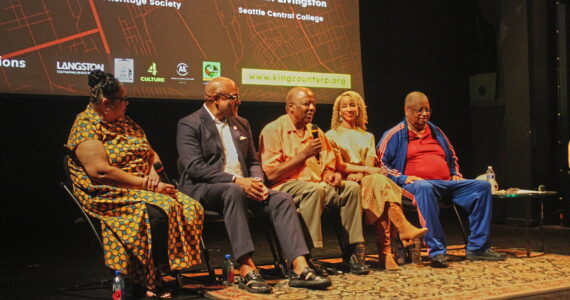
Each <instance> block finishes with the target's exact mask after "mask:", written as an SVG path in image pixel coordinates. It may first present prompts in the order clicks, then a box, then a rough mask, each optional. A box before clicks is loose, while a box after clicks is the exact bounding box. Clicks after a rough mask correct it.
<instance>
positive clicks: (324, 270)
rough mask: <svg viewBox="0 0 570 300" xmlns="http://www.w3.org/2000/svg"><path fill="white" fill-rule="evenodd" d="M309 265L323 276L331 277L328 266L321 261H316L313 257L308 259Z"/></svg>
mask: <svg viewBox="0 0 570 300" xmlns="http://www.w3.org/2000/svg"><path fill="white" fill-rule="evenodd" d="M307 265H309V268H311V269H312V270H313V271H315V273H316V274H317V275H319V276H322V277H329V272H328V270H327V268H326V267H325V266H323V265H321V264H319V263H316V262H315V261H314V260H313V259H312V258H311V259H307Z"/></svg>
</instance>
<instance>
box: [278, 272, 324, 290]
mask: <svg viewBox="0 0 570 300" xmlns="http://www.w3.org/2000/svg"><path fill="white" fill-rule="evenodd" d="M331 285H332V282H331V280H330V279H329V278H327V277H323V276H319V275H317V274H316V273H315V271H314V270H312V269H311V268H305V270H303V273H301V274H297V273H295V272H294V271H291V274H290V277H289V286H290V287H296V288H307V289H326V288H327V287H329V286H331Z"/></svg>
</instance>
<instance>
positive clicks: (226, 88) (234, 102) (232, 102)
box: [204, 77, 241, 120]
mask: <svg viewBox="0 0 570 300" xmlns="http://www.w3.org/2000/svg"><path fill="white" fill-rule="evenodd" d="M204 100H205V101H206V107H208V109H209V110H210V112H212V114H214V116H215V117H216V118H218V120H222V119H226V118H233V117H236V116H237V114H238V109H239V105H240V103H241V100H240V99H239V90H238V87H237V85H236V83H235V82H234V81H233V80H231V79H229V78H227V77H216V78H214V79H212V81H210V82H208V84H206V87H205V88H204Z"/></svg>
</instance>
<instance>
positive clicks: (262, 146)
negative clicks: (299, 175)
mask: <svg viewBox="0 0 570 300" xmlns="http://www.w3.org/2000/svg"><path fill="white" fill-rule="evenodd" d="M281 139H282V137H281V133H280V132H277V130H273V129H271V128H268V127H265V128H263V130H262V131H261V135H260V136H259V151H260V153H261V163H262V166H263V171H265V174H266V175H267V179H269V181H270V182H278V181H280V180H284V179H287V178H290V177H291V176H292V175H293V174H295V172H297V171H298V169H300V168H301V167H303V165H304V164H305V160H307V159H308V158H309V157H312V156H315V155H316V154H317V153H319V152H320V151H321V141H320V139H315V140H313V141H311V143H310V144H309V145H308V146H307V147H306V148H305V149H303V151H301V152H299V153H297V155H295V156H293V157H292V158H290V159H288V160H284V159H283V157H284V155H283V152H282V151H283V150H282V146H281V145H282V140H281Z"/></svg>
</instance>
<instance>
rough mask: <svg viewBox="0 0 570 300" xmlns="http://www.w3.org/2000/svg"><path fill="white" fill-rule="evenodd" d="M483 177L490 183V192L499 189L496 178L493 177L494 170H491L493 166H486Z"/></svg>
mask: <svg viewBox="0 0 570 300" xmlns="http://www.w3.org/2000/svg"><path fill="white" fill-rule="evenodd" d="M485 178H486V180H487V182H489V184H491V192H493V193H494V192H496V191H498V190H499V186H498V185H497V180H496V179H495V171H493V166H488V167H487V172H485Z"/></svg>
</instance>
